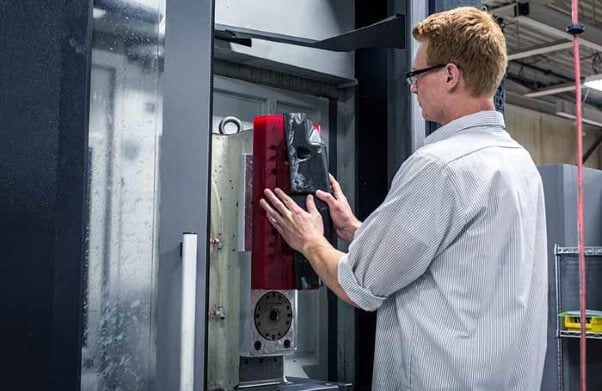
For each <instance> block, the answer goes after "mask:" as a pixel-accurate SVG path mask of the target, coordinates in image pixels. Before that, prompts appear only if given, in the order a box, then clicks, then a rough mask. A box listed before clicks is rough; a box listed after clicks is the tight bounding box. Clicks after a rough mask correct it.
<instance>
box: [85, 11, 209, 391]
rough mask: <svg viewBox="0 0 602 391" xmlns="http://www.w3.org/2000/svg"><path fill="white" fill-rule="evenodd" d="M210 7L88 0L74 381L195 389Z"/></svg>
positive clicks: (94, 387) (106, 387)
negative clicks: (78, 347) (84, 181)
mask: <svg viewBox="0 0 602 391" xmlns="http://www.w3.org/2000/svg"><path fill="white" fill-rule="evenodd" d="M170 7H171V8H170ZM166 15H168V16H167V17H166ZM212 15H213V10H212V2H203V3H202V4H201V3H198V2H196V1H193V0H184V1H177V2H171V1H166V0H144V1H142V0H141V1H135V2H134V1H123V2H121V1H120V2H114V1H103V0H97V1H94V22H93V37H92V42H93V43H92V46H93V52H92V58H91V93H90V126H89V149H88V186H87V205H86V206H87V208H86V209H87V214H88V216H87V220H88V221H87V222H86V224H85V225H86V240H85V243H84V247H85V250H86V253H85V262H84V265H85V266H84V270H83V273H82V277H83V278H82V284H83V289H82V296H83V310H82V315H83V316H82V318H83V325H82V356H81V383H80V385H81V390H82V391H118V390H128V391H147V390H175V391H177V390H180V391H193V390H197V391H200V390H202V389H203V388H204V382H205V379H204V371H203V367H204V354H203V352H204V350H205V347H204V334H205V332H204V327H205V320H206V319H205V306H206V303H205V290H204V288H205V275H206V274H205V263H204V262H205V258H206V256H205V254H206V243H205V240H206V232H207V221H208V216H207V208H208V173H209V165H208V162H209V157H208V155H209V153H208V149H209V138H210V130H209V127H210V118H209V113H210V100H211V94H208V93H207V92H206V91H210V86H211V71H210V70H211V59H212V57H211V49H212V39H211V36H212V35H211V31H212V26H213V20H212ZM184 41H185V42H188V44H187V45H188V46H187V47H183V46H181V45H180V43H181V42H184ZM74 45H76V43H74ZM195 45H196V47H195Z"/></svg>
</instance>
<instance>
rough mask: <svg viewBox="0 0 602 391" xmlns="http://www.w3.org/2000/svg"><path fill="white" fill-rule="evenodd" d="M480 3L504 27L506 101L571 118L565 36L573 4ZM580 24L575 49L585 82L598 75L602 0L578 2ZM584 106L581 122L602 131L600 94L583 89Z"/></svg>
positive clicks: (565, 0)
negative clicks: (582, 120)
mask: <svg viewBox="0 0 602 391" xmlns="http://www.w3.org/2000/svg"><path fill="white" fill-rule="evenodd" d="M483 3H484V5H486V6H487V8H488V9H489V11H490V12H491V13H493V14H494V15H496V16H498V17H499V18H501V20H502V25H503V26H504V34H505V35H506V41H507V46H508V59H509V64H508V72H507V78H506V80H507V82H506V83H507V84H506V88H507V102H508V103H510V104H514V105H517V106H521V107H526V108H530V109H534V110H537V111H542V112H548V113H550V114H556V115H559V113H563V112H566V113H569V115H570V113H571V112H572V113H574V102H575V76H574V66H573V46H572V36H571V35H570V34H568V33H566V31H565V29H566V27H567V26H569V25H570V24H571V1H570V0H548V1H529V2H522V1H521V2H518V1H508V0H487V1H484V2H483ZM579 22H580V23H581V24H583V25H584V27H585V32H584V33H583V34H582V35H581V36H580V47H579V50H580V58H581V76H582V81H583V79H585V78H586V77H587V76H590V75H596V74H602V0H580V1H579ZM582 101H585V106H584V118H585V119H586V120H587V122H588V123H589V124H591V125H595V126H599V127H601V128H602V111H601V109H602V92H600V91H596V90H594V89H588V88H583V90H582ZM560 115H562V114H560ZM564 116H565V117H566V116H567V115H564ZM584 122H586V121H585V120H584Z"/></svg>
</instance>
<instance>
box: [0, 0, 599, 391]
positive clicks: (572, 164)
mask: <svg viewBox="0 0 602 391" xmlns="http://www.w3.org/2000/svg"><path fill="white" fill-rule="evenodd" d="M9 3H10V2H9ZM579 4H580V8H579V12H580V23H581V24H582V25H584V32H583V33H582V34H581V35H580V46H579V47H580V49H581V54H580V58H579V60H580V66H581V80H577V83H582V82H583V91H582V96H581V97H580V99H581V103H582V104H583V110H582V118H581V121H582V123H583V137H582V142H583V154H582V156H576V155H575V131H574V129H575V121H576V119H577V118H578V115H579V114H578V110H576V105H577V101H576V98H575V84H576V81H575V76H574V62H573V54H574V52H573V50H574V49H573V46H572V45H573V42H572V36H571V35H570V34H569V33H567V31H566V29H565V28H566V27H567V26H569V25H570V24H571V1H569V0H541V1H534V0H533V1H509V0H486V1H470V0H464V1H462V0H457V1H453V0H445V1H444V0H428V1H427V0H424V1H409V0H407V1H403V0H388V1H385V0H381V1H370V2H367V1H346V0H327V1H325V0H304V1H292V0H285V1H283V0H264V1H253V2H252V1H243V0H216V1H199V0H179V1H173V0H94V1H92V0H90V1H80V2H60V3H59V2H57V3H54V4H52V5H46V6H44V7H41V6H39V5H37V4H36V2H34V1H30V0H25V1H22V2H20V3H19V4H16V3H15V4H7V5H3V6H0V7H4V8H5V9H7V10H9V11H10V12H9V13H8V14H9V15H10V16H9V17H7V18H6V19H7V21H6V23H5V22H4V21H3V22H2V24H3V27H1V28H0V31H3V32H2V35H4V36H6V37H11V38H10V39H8V40H6V42H4V43H3V44H2V45H5V48H4V49H3V50H2V51H3V52H5V53H8V55H6V56H4V55H2V56H1V57H3V59H2V61H1V62H2V64H3V67H2V68H3V69H5V71H4V72H3V73H5V80H4V81H3V82H2V86H3V87H2V88H1V89H2V93H1V102H2V103H1V104H0V106H1V108H0V113H1V114H0V118H3V122H4V121H6V122H5V123H4V125H3V127H2V129H3V131H2V135H1V137H2V143H0V144H1V145H2V146H0V148H1V151H2V152H0V159H1V161H2V163H1V165H0V166H1V167H2V168H1V169H0V171H1V172H0V185H1V186H2V191H0V193H1V194H0V198H2V201H3V202H2V203H0V210H1V215H0V216H1V217H0V221H1V222H0V226H1V227H2V228H1V232H2V235H0V237H1V238H0V243H2V244H3V246H2V248H3V256H2V259H3V261H2V262H1V263H2V269H0V270H1V271H0V275H1V276H2V277H1V278H2V280H1V283H0V286H1V288H0V302H1V303H2V304H1V309H2V313H3V317H2V320H1V321H0V323H2V330H3V332H2V333H0V334H1V335H2V337H1V338H2V345H3V348H2V350H3V351H4V352H5V354H2V361H1V362H0V364H1V367H2V368H3V369H2V374H3V376H2V377H1V378H0V389H3V390H12V389H14V390H17V389H19V390H52V391H59V390H60V391H79V390H81V391H167V390H174V391H177V390H180V391H193V390H194V391H200V390H209V391H231V390H258V391H259V390H261V391H268V390H270V391H276V390H280V391H285V390H295V391H297V390H298V391H301V390H308V391H309V390H315V391H320V390H345V391H347V390H369V389H370V387H371V378H372V361H373V355H374V338H375V337H374V334H375V325H376V314H375V313H370V312H365V311H362V310H360V309H355V308H352V307H350V306H349V305H347V304H346V303H344V302H342V301H340V300H339V299H337V297H336V296H335V295H334V294H333V293H332V292H330V291H329V290H328V289H327V288H326V286H325V285H324V284H323V283H322V282H321V281H320V279H319V278H318V277H317V275H316V274H315V272H314V271H313V270H312V268H311V266H310V265H309V263H308V261H307V260H306V259H304V258H303V256H302V255H301V254H299V253H297V252H295V251H293V250H292V249H291V248H290V247H288V245H287V244H286V243H285V242H284V240H283V239H282V238H281V237H280V236H279V234H278V233H277V232H276V230H275V229H274V228H273V227H272V226H271V224H270V223H269V222H268V221H267V218H266V216H265V214H264V213H262V211H261V209H260V207H259V199H260V198H261V197H262V194H263V189H264V188H266V187H268V188H274V187H279V188H281V189H283V190H284V191H285V192H286V193H287V194H289V195H291V196H292V197H293V199H294V200H295V201H296V202H297V203H298V204H299V205H301V206H304V203H305V197H306V196H307V195H308V194H313V193H315V191H316V190H323V191H330V190H331V189H330V180H329V173H330V174H332V175H333V176H334V177H336V178H337V180H338V182H340V184H341V186H342V188H343V191H344V192H345V194H346V195H347V198H348V199H349V202H350V204H351V205H352V207H353V208H354V211H355V213H356V215H357V216H358V218H360V219H364V218H366V217H367V216H368V215H369V214H370V213H371V212H372V211H373V210H374V209H375V208H376V207H377V206H378V205H379V204H380V202H382V200H383V199H384V197H385V195H386V194H387V190H388V186H389V184H390V182H391V180H392V178H393V176H394V174H395V172H396V171H397V169H398V168H399V166H400V165H401V164H402V163H403V161H404V160H405V159H406V158H408V157H409V156H410V155H411V154H412V152H414V151H415V150H416V149H418V148H420V146H421V145H422V143H423V141H424V139H425V137H427V136H428V135H429V134H431V133H432V132H434V131H436V129H437V125H436V124H433V123H429V122H425V121H424V119H423V118H422V117H421V110H420V107H419V105H418V102H417V100H416V98H415V96H412V94H411V93H410V90H409V88H408V86H407V84H406V80H405V76H404V75H405V73H406V72H407V71H409V70H410V68H411V63H412V58H413V56H414V55H415V53H416V50H417V47H418V46H417V45H418V44H417V42H416V41H414V40H413V39H412V36H411V29H412V27H413V26H414V25H415V24H416V23H418V22H419V21H421V20H422V19H424V18H425V17H426V16H428V15H429V14H432V13H434V12H438V11H442V10H446V9H451V8H455V7H458V6H464V5H469V6H475V7H479V8H481V7H486V8H487V9H488V10H489V12H491V13H492V14H493V15H495V16H496V18H497V20H498V22H499V23H500V25H501V26H502V28H503V31H504V34H505V36H506V40H507V47H508V60H509V63H508V69H507V74H506V77H505V79H504V81H503V83H502V85H501V86H500V88H499V90H498V93H497V94H496V97H495V104H496V109H497V110H498V111H501V112H503V113H504V115H505V119H506V124H507V131H508V132H509V133H510V134H511V135H512V137H514V138H515V139H516V140H517V141H518V142H519V143H521V144H522V145H523V146H524V147H525V148H526V149H527V150H528V151H529V152H530V153H531V155H532V157H533V159H534V161H535V162H536V164H537V165H538V168H539V170H540V173H541V176H542V179H543V183H544V189H545V197H546V218H547V235H548V258H549V262H548V274H549V275H548V281H549V294H548V302H549V315H548V339H547V341H548V350H547V354H546V362H545V367H544V375H543V382H542V385H541V391H556V390H558V391H560V390H567V391H569V390H578V389H579V387H580V385H581V384H582V383H583V382H584V379H583V378H580V368H581V367H582V365H583V362H580V350H579V347H580V345H579V342H580V338H581V337H582V338H586V339H587V361H586V364H587V367H588V369H589V371H588V373H587V379H585V381H586V382H587V386H588V388H590V389H591V390H599V389H602V372H600V371H597V370H596V368H600V367H601V366H602V345H601V340H602V286H601V281H602V171H601V170H602V147H600V144H602V111H601V109H602V2H601V1H599V0H585V1H583V0H582V1H580V2H579ZM3 19H5V18H3ZM8 19H10V20H8ZM0 80H1V79H0ZM596 87H597V88H596ZM578 162H580V164H582V165H583V166H584V168H583V181H582V183H583V184H582V186H583V194H584V201H583V208H584V213H583V214H584V235H585V236H584V238H585V239H584V249H583V251H584V254H585V264H584V265H580V262H579V253H580V248H579V247H578V245H579V243H578V242H579V240H578V231H577V218H578V202H577V201H578V200H577V198H578V193H577V189H578V185H579V184H580V176H579V175H578V166H577V163H578ZM579 169H580V168H579ZM318 209H319V211H320V213H321V214H322V217H323V220H324V222H325V236H326V237H327V238H328V239H329V241H330V242H331V243H333V244H334V245H336V246H338V248H340V249H342V250H344V249H345V248H346V247H345V246H346V245H347V244H346V243H344V242H342V241H340V240H339V241H337V239H336V235H334V233H333V231H332V227H331V224H330V222H329V214H328V209H327V207H326V205H325V204H322V203H318ZM584 267H585V275H586V279H587V289H586V292H585V293H584V294H585V295H586V297H587V311H588V317H587V333H586V334H585V335H582V332H581V329H580V321H581V318H580V315H579V310H580V301H579V298H580V283H579V275H580V273H579V271H580V268H584ZM538 391H539V390H538Z"/></svg>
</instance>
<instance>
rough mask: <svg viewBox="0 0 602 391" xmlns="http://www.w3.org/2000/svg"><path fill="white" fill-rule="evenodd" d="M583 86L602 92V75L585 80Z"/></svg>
mask: <svg viewBox="0 0 602 391" xmlns="http://www.w3.org/2000/svg"><path fill="white" fill-rule="evenodd" d="M583 86H584V87H587V88H593V89H594V90H598V91H602V74H599V75H591V76H588V77H586V78H585V81H584V82H583Z"/></svg>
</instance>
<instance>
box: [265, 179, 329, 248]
mask: <svg viewBox="0 0 602 391" xmlns="http://www.w3.org/2000/svg"><path fill="white" fill-rule="evenodd" d="M263 193H264V195H265V198H262V199H261V200H260V201H259V204H260V205H261V207H262V208H263V209H264V210H265V212H266V215H267V217H268V221H269V222H270V223H271V224H272V226H273V227H274V228H275V229H276V230H277V231H278V232H279V233H280V235H282V237H283V238H284V240H285V241H286V242H287V243H288V245H289V246H291V247H292V248H293V249H294V250H297V251H299V252H301V253H303V248H304V246H307V245H310V244H311V243H313V242H315V241H316V240H317V241H321V240H323V237H324V224H323V223H322V216H320V213H319V212H318V208H316V204H315V202H314V198H313V196H311V195H308V196H307V200H306V207H307V212H306V211H305V210H303V208H301V207H300V206H299V205H297V203H296V202H295V201H294V200H293V199H292V198H291V197H289V196H288V195H286V193H284V192H283V191H282V190H280V189H278V188H276V189H275V190H274V191H273V192H272V191H271V190H269V189H265V190H264V192H263Z"/></svg>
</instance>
